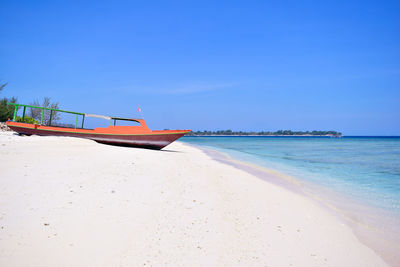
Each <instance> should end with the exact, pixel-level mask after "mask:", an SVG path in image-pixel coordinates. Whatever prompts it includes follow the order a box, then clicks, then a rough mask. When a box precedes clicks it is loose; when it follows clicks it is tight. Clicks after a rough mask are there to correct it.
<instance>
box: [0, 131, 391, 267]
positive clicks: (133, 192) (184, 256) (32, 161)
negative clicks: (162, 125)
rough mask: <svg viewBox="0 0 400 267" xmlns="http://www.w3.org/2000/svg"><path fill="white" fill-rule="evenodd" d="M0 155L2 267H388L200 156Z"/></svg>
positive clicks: (172, 152)
mask: <svg viewBox="0 0 400 267" xmlns="http://www.w3.org/2000/svg"><path fill="white" fill-rule="evenodd" d="M0 148H1V149H0V164H1V166H0V167H1V169H2V175H1V176H0V205H1V210H2V211H1V214H0V239H1V242H0V265H5V266H55V265H57V266H126V265H138V266H160V265H170V266H264V265H267V266H290V265H293V266H387V264H386V263H385V262H384V261H383V259H382V258H381V257H380V256H379V255H378V254H376V253H375V252H374V251H373V250H372V249H370V248H369V247H367V246H365V245H364V244H363V243H361V242H360V241H359V240H358V239H357V237H356V236H355V234H354V233H353V231H352V230H351V228H350V227H348V226H347V225H345V224H343V223H342V222H341V221H340V220H339V219H337V218H336V217H335V216H333V215H332V214H330V213H329V212H327V211H326V210H324V209H323V208H321V207H320V206H319V205H317V204H316V203H314V202H313V201H312V200H310V199H308V198H307V197H305V196H300V195H298V194H295V193H293V192H290V191H289V190H287V189H284V188H282V187H280V186H277V185H274V184H272V183H268V182H265V181H263V180H261V179H259V178H258V177H256V176H254V175H251V174H249V173H248V172H246V171H243V170H240V169H237V168H235V167H232V166H231V165H228V164H222V163H220V162H218V161H216V160H214V159H212V158H211V157H210V156H209V155H207V154H205V153H204V152H203V151H202V150H200V149H198V148H195V147H193V146H192V145H187V144H183V143H181V142H175V143H173V144H171V145H170V146H168V147H167V149H165V150H161V151H154V150H146V149H135V148H126V147H115V146H109V145H102V144H98V143H95V142H93V141H90V140H85V139H78V138H69V137H39V136H31V137H20V136H15V135H12V134H0Z"/></svg>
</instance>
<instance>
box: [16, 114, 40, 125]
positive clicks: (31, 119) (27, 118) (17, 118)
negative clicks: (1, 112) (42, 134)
mask: <svg viewBox="0 0 400 267" xmlns="http://www.w3.org/2000/svg"><path fill="white" fill-rule="evenodd" d="M15 120H16V121H17V122H25V123H30V124H40V123H39V121H37V120H35V119H34V118H32V117H29V116H25V119H24V120H22V118H21V117H20V116H17V117H15Z"/></svg>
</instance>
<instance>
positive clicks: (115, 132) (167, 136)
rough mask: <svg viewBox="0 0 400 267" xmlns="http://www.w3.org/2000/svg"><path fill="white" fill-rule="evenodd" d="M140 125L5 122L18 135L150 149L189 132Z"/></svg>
mask: <svg viewBox="0 0 400 267" xmlns="http://www.w3.org/2000/svg"><path fill="white" fill-rule="evenodd" d="M140 123H141V125H140V126H109V127H106V128H95V129H79V128H65V127H57V126H44V125H38V124H28V123H22V122H14V121H7V122H6V124H7V126H8V127H10V128H11V129H12V130H13V131H15V132H17V133H19V134H25V135H42V136H69V137H78V138H86V139H90V140H94V141H96V142H99V143H104V144H110V145H121V146H132V147H142V148H150V149H162V148H164V147H166V146H167V145H169V144H171V143H172V142H174V141H175V140H177V139H179V138H181V137H182V136H184V135H185V134H187V133H189V132H190V130H162V131H152V130H150V129H149V128H147V126H146V124H145V122H144V121H142V120H140Z"/></svg>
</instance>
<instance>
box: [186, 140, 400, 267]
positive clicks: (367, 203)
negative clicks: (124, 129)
mask: <svg viewBox="0 0 400 267" xmlns="http://www.w3.org/2000/svg"><path fill="white" fill-rule="evenodd" d="M181 140H182V141H183V142H187V143H190V144H194V145H198V146H201V147H206V148H211V149H215V150H217V151H220V152H223V153H225V154H227V155H228V156H230V157H231V158H232V159H234V160H239V161H243V162H249V163H251V164H255V165H256V166H261V167H265V168H267V169H270V170H275V171H277V172H279V173H281V174H283V175H287V176H289V177H293V178H294V179H295V180H296V181H297V182H298V185H299V186H300V187H301V191H303V193H306V194H307V195H309V196H311V197H313V198H314V199H316V200H317V199H318V201H319V202H320V203H322V204H323V205H325V206H329V207H330V208H331V209H332V210H334V211H335V212H337V213H340V214H341V215H343V217H344V218H345V219H346V220H347V221H348V222H350V224H352V226H353V229H354V230H355V232H356V233H357V234H358V236H359V237H361V238H362V239H363V240H364V241H366V243H367V245H369V246H374V248H375V249H377V250H378V251H379V252H380V254H386V255H383V256H384V257H385V258H389V261H391V263H392V264H393V260H394V261H397V259H393V256H394V255H393V254H394V253H396V250H397V249H398V248H399V245H400V226H399V225H400V138H398V137H345V138H326V137H185V138H182V139H181ZM382 239H383V240H382ZM390 251H392V252H390ZM391 254H392V255H391ZM390 258H392V259H390ZM396 258H397V257H396ZM395 266H397V265H395Z"/></svg>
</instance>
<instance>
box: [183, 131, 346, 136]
mask: <svg viewBox="0 0 400 267" xmlns="http://www.w3.org/2000/svg"><path fill="white" fill-rule="evenodd" d="M218 135H219V136H334V137H341V136H342V133H341V132H337V131H316V130H314V131H291V130H278V131H275V132H270V131H261V132H253V131H252V132H244V131H232V130H219V131H193V132H190V133H189V134H187V136H218Z"/></svg>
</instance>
